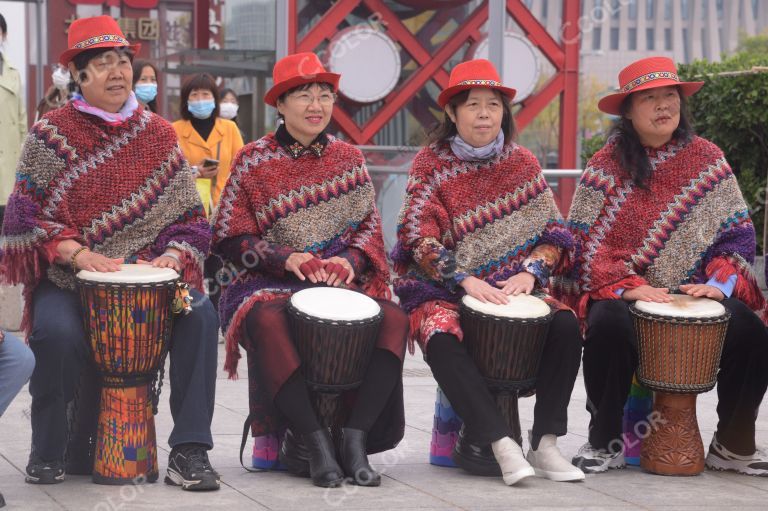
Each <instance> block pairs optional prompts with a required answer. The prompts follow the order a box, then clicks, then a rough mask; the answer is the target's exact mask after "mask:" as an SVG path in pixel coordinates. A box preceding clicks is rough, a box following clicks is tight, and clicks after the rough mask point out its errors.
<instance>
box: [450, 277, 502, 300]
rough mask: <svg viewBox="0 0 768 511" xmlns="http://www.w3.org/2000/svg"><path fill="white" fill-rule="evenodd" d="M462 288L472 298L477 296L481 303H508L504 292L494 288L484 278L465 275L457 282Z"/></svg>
mask: <svg viewBox="0 0 768 511" xmlns="http://www.w3.org/2000/svg"><path fill="white" fill-rule="evenodd" d="M459 285H460V286H461V287H463V288H464V291H466V292H467V294H468V295H469V296H471V297H472V298H477V299H478V300H480V301H481V302H483V303H488V302H491V303H495V304H496V305H506V304H508V303H509V298H507V295H506V294H504V291H502V290H501V289H496V288H495V287H493V286H492V285H490V284H488V283H487V282H486V281H484V280H480V279H478V278H477V277H467V278H465V279H464V280H462V281H461V284H459Z"/></svg>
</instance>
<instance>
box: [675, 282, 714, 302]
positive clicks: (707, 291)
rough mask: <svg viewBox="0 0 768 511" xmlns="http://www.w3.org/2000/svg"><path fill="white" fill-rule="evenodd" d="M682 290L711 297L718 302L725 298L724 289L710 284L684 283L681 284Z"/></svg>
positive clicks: (692, 294) (690, 293)
mask: <svg viewBox="0 0 768 511" xmlns="http://www.w3.org/2000/svg"><path fill="white" fill-rule="evenodd" d="M680 291H682V292H683V293H685V294H687V295H690V296H695V297H697V298H711V299H713V300H717V301H718V302H719V301H721V300H725V295H724V294H723V292H722V291H720V290H719V289H717V288H716V287H715V286H709V285H707V284H683V285H682V286H680Z"/></svg>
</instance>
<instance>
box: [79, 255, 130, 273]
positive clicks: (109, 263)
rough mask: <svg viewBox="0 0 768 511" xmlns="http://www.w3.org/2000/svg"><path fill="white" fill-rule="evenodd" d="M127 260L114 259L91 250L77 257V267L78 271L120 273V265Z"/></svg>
mask: <svg viewBox="0 0 768 511" xmlns="http://www.w3.org/2000/svg"><path fill="white" fill-rule="evenodd" d="M123 262H125V260H124V259H123V258H122V257H118V258H117V259H112V258H109V257H106V256H103V255H101V254H97V253H96V252H91V251H90V250H83V251H82V252H80V253H79V254H77V257H75V266H76V267H77V269H78V270H88V271H99V272H113V271H119V270H120V265H121V264H123Z"/></svg>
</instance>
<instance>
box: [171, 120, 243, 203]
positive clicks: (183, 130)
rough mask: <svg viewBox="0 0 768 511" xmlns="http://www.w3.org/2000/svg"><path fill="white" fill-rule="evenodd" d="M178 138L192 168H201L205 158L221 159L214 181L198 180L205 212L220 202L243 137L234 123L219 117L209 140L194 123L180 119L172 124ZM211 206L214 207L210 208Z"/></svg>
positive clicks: (241, 145)
mask: <svg viewBox="0 0 768 511" xmlns="http://www.w3.org/2000/svg"><path fill="white" fill-rule="evenodd" d="M173 129H175V130H176V135H177V136H178V137H179V145H180V146H181V152H182V153H183V154H184V157H186V159H187V161H189V164H190V165H202V163H203V160H204V159H205V158H210V159H212V160H219V173H218V174H217V175H216V177H215V178H214V179H213V180H212V181H213V182H212V183H211V182H210V180H208V179H198V180H197V189H198V191H200V196H201V198H202V199H203V205H204V206H205V211H206V213H209V214H210V208H211V207H215V206H216V205H217V204H218V203H219V197H221V190H222V189H223V188H224V185H225V184H226V183H227V179H228V178H229V167H230V165H231V164H232V160H233V159H234V158H235V155H236V154H237V152H238V151H239V150H240V148H242V147H243V137H242V136H241V135H240V130H239V129H238V127H237V124H235V123H234V122H232V121H230V120H227V119H222V118H220V117H219V118H217V119H216V122H215V124H214V125H213V129H212V130H211V134H210V135H209V136H208V140H203V139H202V137H201V136H200V134H199V133H198V132H197V131H196V130H195V128H194V127H193V126H192V122H190V121H186V120H183V119H180V120H178V121H176V122H174V123H173ZM211 204H212V206H211Z"/></svg>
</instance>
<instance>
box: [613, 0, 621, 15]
mask: <svg viewBox="0 0 768 511" xmlns="http://www.w3.org/2000/svg"><path fill="white" fill-rule="evenodd" d="M619 13H621V5H619V0H611V17H612V18H613V19H619Z"/></svg>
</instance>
